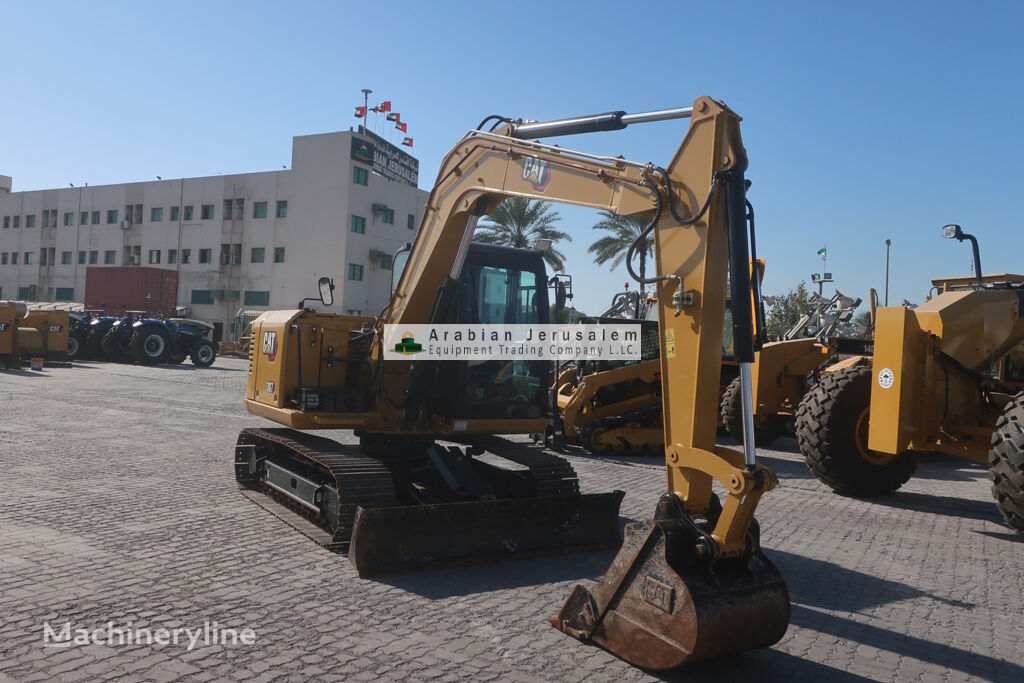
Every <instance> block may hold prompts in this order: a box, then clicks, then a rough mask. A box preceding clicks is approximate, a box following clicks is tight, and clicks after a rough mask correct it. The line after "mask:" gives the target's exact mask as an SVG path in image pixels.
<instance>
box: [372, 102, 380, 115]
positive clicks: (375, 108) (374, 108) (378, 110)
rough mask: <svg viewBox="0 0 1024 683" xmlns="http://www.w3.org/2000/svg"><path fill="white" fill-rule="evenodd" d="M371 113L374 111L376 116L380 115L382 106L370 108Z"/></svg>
mask: <svg viewBox="0 0 1024 683" xmlns="http://www.w3.org/2000/svg"><path fill="white" fill-rule="evenodd" d="M370 111H372V112H373V113H374V114H379V113H380V112H381V108H380V105H379V104H378V105H377V106H376V107H370Z"/></svg>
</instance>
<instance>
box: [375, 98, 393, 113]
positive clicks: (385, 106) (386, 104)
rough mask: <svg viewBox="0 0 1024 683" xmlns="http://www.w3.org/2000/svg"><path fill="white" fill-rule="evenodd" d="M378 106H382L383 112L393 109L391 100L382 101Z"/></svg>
mask: <svg viewBox="0 0 1024 683" xmlns="http://www.w3.org/2000/svg"><path fill="white" fill-rule="evenodd" d="M377 106H378V107H379V108H380V110H381V111H382V112H388V111H391V100H388V101H387V102H381V103H380V104H378V105H377Z"/></svg>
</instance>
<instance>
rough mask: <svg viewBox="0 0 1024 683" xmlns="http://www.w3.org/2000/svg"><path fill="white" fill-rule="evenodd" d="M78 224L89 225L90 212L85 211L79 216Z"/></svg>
mask: <svg viewBox="0 0 1024 683" xmlns="http://www.w3.org/2000/svg"><path fill="white" fill-rule="evenodd" d="M78 224H79V225H89V212H88V211H83V212H82V213H81V214H80V215H79V216H78Z"/></svg>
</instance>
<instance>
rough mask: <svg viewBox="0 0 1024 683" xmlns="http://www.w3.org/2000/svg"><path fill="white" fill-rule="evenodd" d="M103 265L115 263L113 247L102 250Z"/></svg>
mask: <svg viewBox="0 0 1024 683" xmlns="http://www.w3.org/2000/svg"><path fill="white" fill-rule="evenodd" d="M103 265H105V266H116V265H117V252H116V251H114V250H113V249H107V250H106V251H104V252H103Z"/></svg>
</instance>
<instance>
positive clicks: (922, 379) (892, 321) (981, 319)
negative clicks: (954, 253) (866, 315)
mask: <svg viewBox="0 0 1024 683" xmlns="http://www.w3.org/2000/svg"><path fill="white" fill-rule="evenodd" d="M984 279H985V280H986V281H989V282H1007V281H1011V282H1020V281H1022V280H1024V278H1022V277H1021V276H1014V275H990V276H986V277H985V278H984ZM971 281H973V278H969V279H968V278H951V279H945V280H935V281H933V284H935V285H936V286H937V287H939V288H940V290H941V293H940V294H939V295H937V296H935V297H934V298H932V299H931V300H929V301H927V302H925V303H924V304H922V305H920V306H918V307H917V308H916V309H907V308H904V307H883V308H879V309H878V310H877V313H876V320H875V350H874V357H873V361H872V378H873V382H872V385H871V423H870V431H869V437H868V447H869V448H870V449H872V450H874V451H878V452H881V453H888V454H897V453H902V452H904V451H929V450H934V451H942V452H946V453H952V454H956V455H964V456H967V457H969V458H972V459H974V460H977V461H979V462H988V451H989V440H990V438H991V435H992V430H993V428H994V427H995V422H996V419H997V417H998V414H999V409H1001V407H1002V406H1003V405H1004V404H1005V403H1006V402H1007V401H1008V400H1009V397H1010V395H1012V393H1014V392H1015V391H1017V390H1019V389H1020V388H1021V387H1022V385H1021V383H1020V379H1021V378H1020V376H1019V375H1017V374H1016V372H1015V371H1014V368H1012V367H1010V366H1009V365H1008V364H1009V362H1010V359H1008V356H1010V355H1011V352H1014V351H1018V352H1019V350H1020V349H1019V347H1020V345H1021V343H1022V342H1024V318H1022V315H1021V314H1022V311H1021V297H1020V295H1019V292H1018V291H1013V290H1000V289H995V290H984V289H977V288H975V289H966V288H965V287H966V286H968V285H969V283H970V282H971ZM1017 355H1018V356H1019V353H1017ZM1018 362H1019V360H1018ZM981 377H985V378H987V380H988V381H989V382H990V386H988V387H987V389H986V391H985V393H984V394H983V393H982V389H981V388H980V387H979V378H981ZM989 402H991V405H989V406H988V407H987V408H986V405H987V404H988V403H989Z"/></svg>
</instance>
